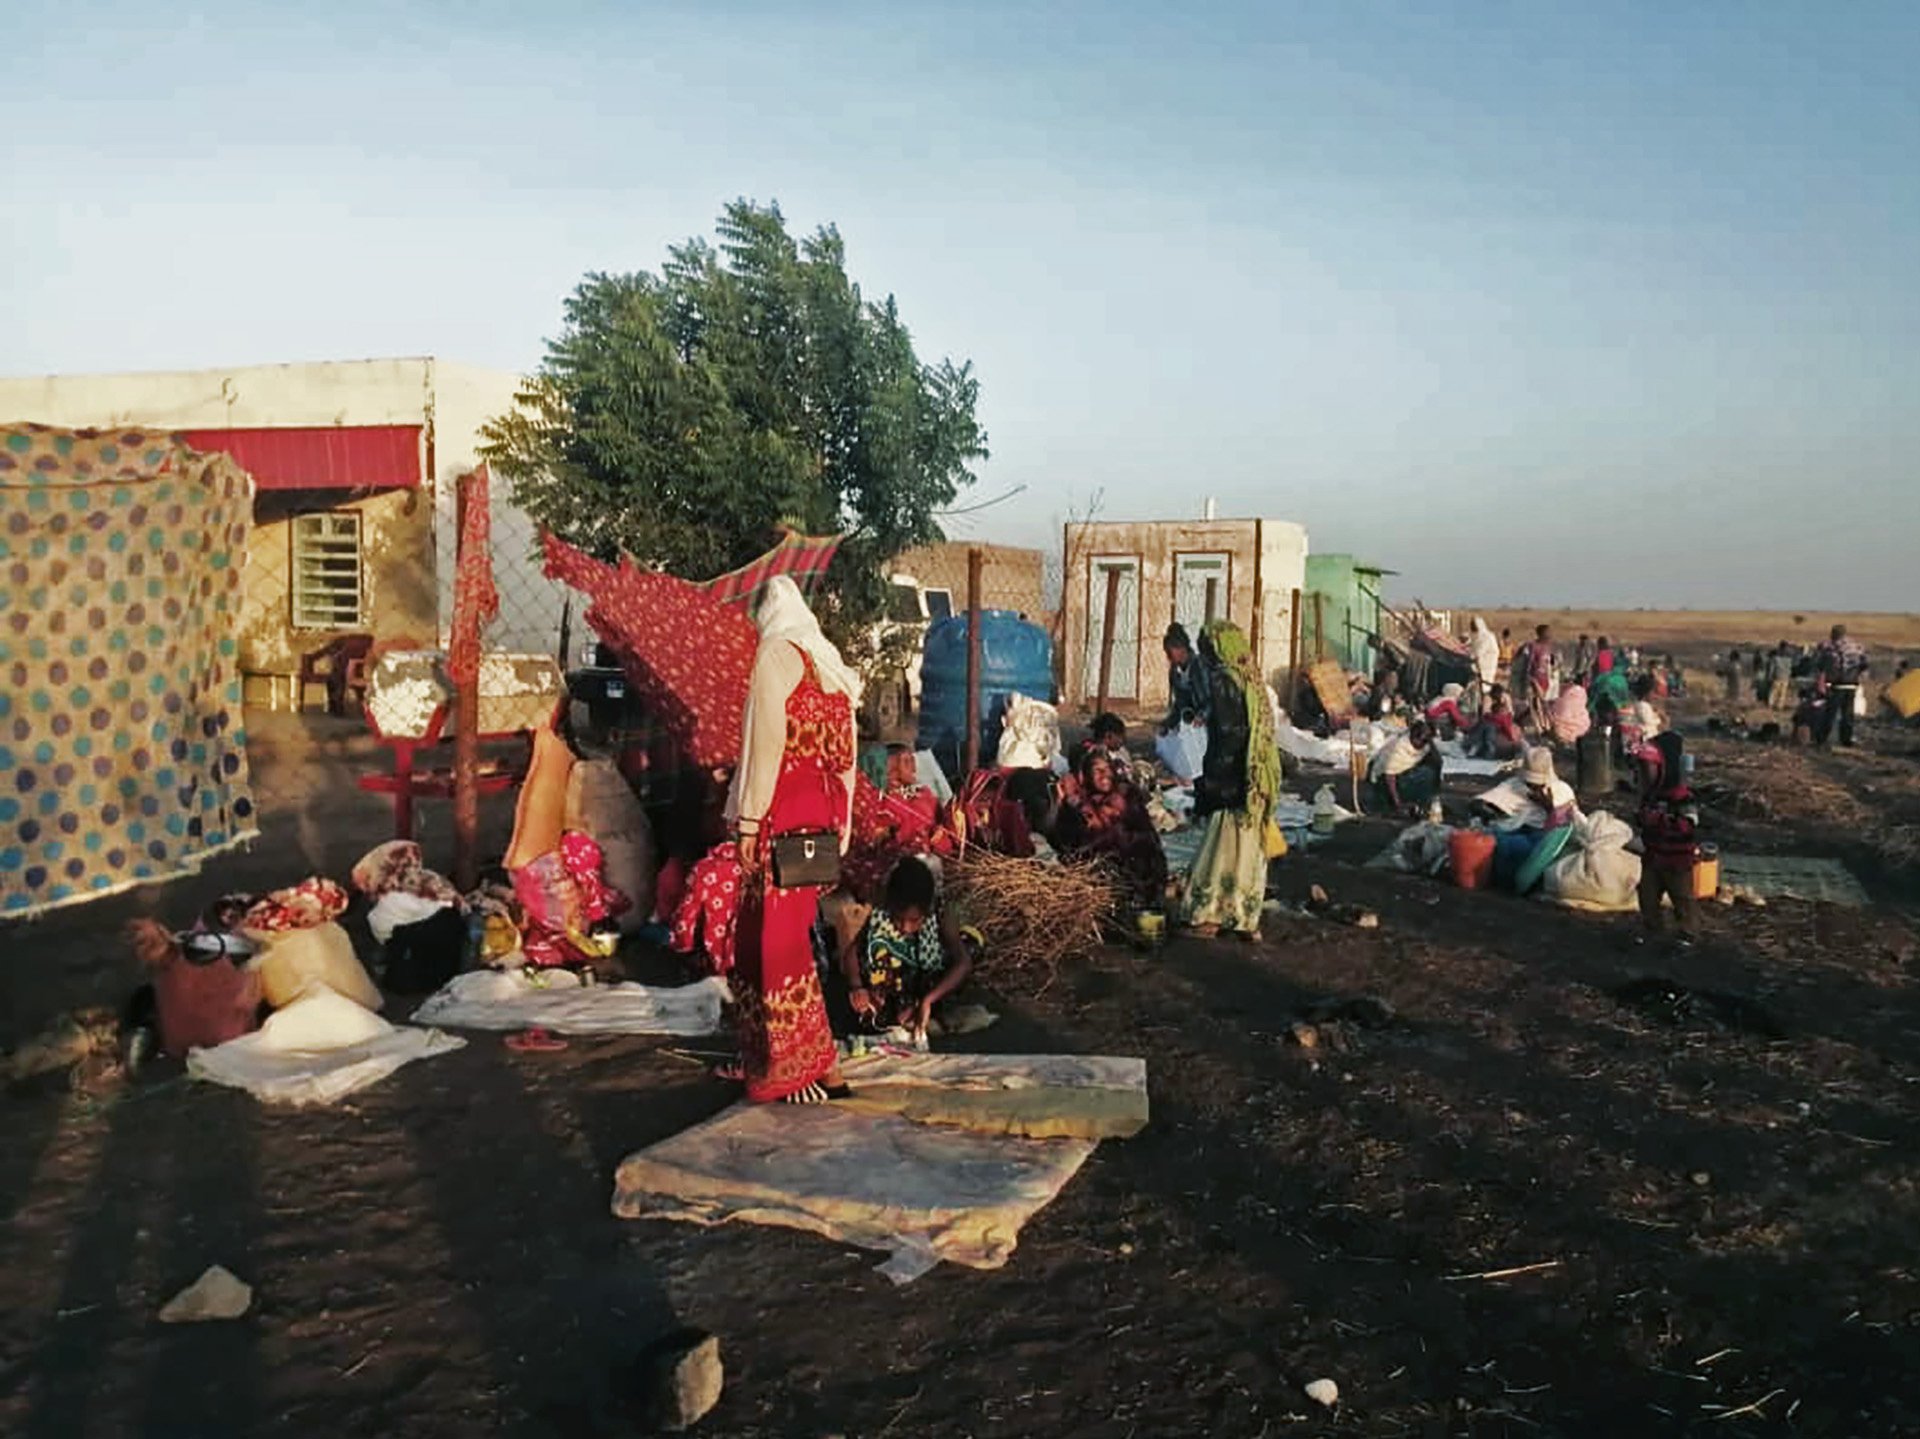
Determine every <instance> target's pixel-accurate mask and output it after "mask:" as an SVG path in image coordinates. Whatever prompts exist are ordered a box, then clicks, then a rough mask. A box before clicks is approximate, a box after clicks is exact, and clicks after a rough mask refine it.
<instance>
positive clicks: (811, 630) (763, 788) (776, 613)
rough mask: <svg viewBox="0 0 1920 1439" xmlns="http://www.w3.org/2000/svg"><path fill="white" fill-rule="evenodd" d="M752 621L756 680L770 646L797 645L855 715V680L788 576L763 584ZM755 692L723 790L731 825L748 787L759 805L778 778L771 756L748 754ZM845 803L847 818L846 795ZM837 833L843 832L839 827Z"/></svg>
mask: <svg viewBox="0 0 1920 1439" xmlns="http://www.w3.org/2000/svg"><path fill="white" fill-rule="evenodd" d="M753 622H754V625H755V626H756V627H757V628H758V629H759V631H760V647H759V649H758V650H756V651H755V652H754V660H753V668H754V676H755V679H756V680H757V679H758V677H759V673H760V662H761V660H762V658H764V657H765V656H766V654H767V652H768V650H769V649H770V648H771V647H773V646H776V645H780V646H784V645H796V646H798V647H799V648H800V649H801V650H802V651H803V652H805V654H806V656H807V658H808V659H809V660H810V661H812V663H813V674H814V678H815V679H817V680H818V681H819V682H820V687H821V688H822V689H824V690H826V691H828V692H829V693H833V694H843V695H845V696H846V697H847V699H848V700H849V701H850V702H851V703H852V705H853V708H854V709H855V710H856V711H858V709H859V708H860V676H859V674H858V672H856V671H855V670H854V669H853V668H852V667H851V666H850V665H848V664H847V662H846V661H845V660H844V659H842V658H841V657H840V651H839V650H837V649H835V648H834V646H833V641H831V640H829V639H828V638H827V637H826V636H825V635H824V634H822V633H821V632H820V621H819V620H817V619H815V618H814V616H813V611H812V610H810V609H808V608H807V601H806V598H805V596H803V595H802V594H801V593H800V586H798V585H797V584H795V583H794V582H793V577H792V576H791V575H775V576H774V577H773V578H772V579H770V580H768V581H767V588H766V591H765V593H764V594H762V596H761V597H760V607H759V609H758V610H757V611H755V613H754V619H753ZM758 691H759V687H758V686H757V685H756V684H755V683H753V682H751V681H750V682H749V684H748V686H747V703H746V708H745V710H744V712H743V713H742V714H741V716H740V733H741V737H742V738H741V747H740V763H739V764H738V765H737V766H736V767H735V768H734V771H733V780H732V782H731V783H730V784H729V785H728V787H727V806H726V816H727V820H728V821H729V822H730V823H731V822H732V821H733V820H736V819H738V818H739V817H740V812H741V808H742V802H743V801H742V797H743V796H748V795H749V789H748V786H749V784H752V785H753V788H754V790H755V791H758V795H757V801H758V803H760V804H762V805H764V804H766V803H767V802H768V801H769V800H770V798H771V797H772V794H773V786H774V781H773V779H772V778H771V777H770V776H771V775H777V774H778V772H779V768H780V761H779V760H778V759H777V758H775V757H774V756H771V755H766V756H758V757H756V756H755V755H753V754H751V753H749V750H750V747H751V746H750V741H751V738H752V736H753V733H754V729H755V724H754V710H755V707H756V706H757V705H759V704H760V703H761V701H762V699H763V698H764V696H762V695H761V694H760V693H759V692H758ZM756 766H759V767H761V768H763V769H764V771H765V773H761V772H759V771H758V770H757V769H756ZM857 768H858V766H856V769H857ZM847 800H848V805H849V811H848V812H849V818H851V812H852V811H851V805H852V800H853V797H852V795H851V794H849V795H848V797H847ZM757 817H758V816H756V818H757ZM842 833H843V834H844V833H845V830H844V829H843V830H842Z"/></svg>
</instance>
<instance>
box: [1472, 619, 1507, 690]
mask: <svg viewBox="0 0 1920 1439" xmlns="http://www.w3.org/2000/svg"><path fill="white" fill-rule="evenodd" d="M1473 668H1474V672H1475V673H1476V674H1478V675H1479V676H1480V682H1481V683H1482V684H1492V683H1493V682H1494V681H1495V680H1496V679H1498V678H1499V677H1500V641H1499V639H1498V638H1497V637H1496V636H1495V635H1494V633H1493V631H1492V630H1491V629H1489V628H1488V627H1487V622H1486V621H1485V620H1483V619H1482V618H1480V616H1479V615H1475V616H1474V617H1473Z"/></svg>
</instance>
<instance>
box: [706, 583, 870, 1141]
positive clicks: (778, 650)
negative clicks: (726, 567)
mask: <svg viewBox="0 0 1920 1439" xmlns="http://www.w3.org/2000/svg"><path fill="white" fill-rule="evenodd" d="M756 623H757V624H758V626H759V629H760V648H759V650H758V652H757V653H756V654H755V656H754V662H753V681H752V684H751V686H750V688H749V689H748V692H747V708H746V713H745V715H744V717H743V719H742V733H741V746H740V767H739V769H738V770H736V771H735V772H734V789H733V797H732V803H731V806H730V807H731V809H732V811H733V815H734V822H735V825H736V827H737V828H738V830H739V833H740V867H741V871H742V874H743V883H742V885H741V905H740V917H739V927H738V930H737V932H736V935H735V940H734V944H735V956H734V978H733V990H734V1003H735V1006H736V1010H737V1013H738V1019H739V1029H740V1059H741V1067H742V1069H743V1070H744V1077H745V1079H746V1085H747V1098H749V1099H752V1100H759V1101H768V1100H786V1101H788V1102H789V1103H802V1104H804V1103H818V1102H819V1101H821V1100H824V1099H829V1098H837V1097H839V1095H840V1094H842V1093H844V1092H845V1091H844V1087H843V1086H842V1085H841V1083H840V1074H839V1052H838V1051H837V1050H836V1049H835V1048H834V1043H833V1030H832V1028H831V1027H830V1026H829V1024H828V1021H827V1006H826V1001H825V999H824V998H823V997H822V995H821V992H820V976H819V972H818V970H816V969H815V967H814V956H813V923H814V919H815V917H816V915H817V914H818V913H819V909H820V894H821V891H820V889H819V887H817V886H806V887H803V888H794V889H782V888H780V887H779V886H778V885H777V884H776V883H775V882H774V874H773V866H772V854H773V848H774V845H775V842H776V841H777V840H778V839H779V838H780V837H781V836H782V835H788V834H818V835H823V836H830V837H831V838H832V841H833V842H834V843H835V844H836V845H837V846H838V848H839V850H840V852H841V853H842V854H844V853H845V852H846V848H847V834H848V826H849V823H850V820H851V810H852V803H853V782H854V773H855V768H856V760H857V756H856V744H855V734H854V720H853V716H854V709H855V707H856V705H857V703H858V701H859V698H860V679H859V676H858V675H857V674H856V673H855V672H854V671H853V670H852V669H851V668H849V667H848V665H847V664H846V662H845V661H844V660H842V659H841V658H840V652H839V651H838V650H836V649H835V648H834V647H833V645H832V643H831V642H830V641H828V639H827V637H826V636H825V635H823V634H822V633H821V632H820V625H819V622H818V621H816V620H815V619H814V617H813V613H812V611H810V610H809V609H808V608H807V602H806V600H805V599H803V598H802V597H801V594H800V588H799V586H798V585H796V584H794V582H793V581H792V580H791V579H789V578H788V577H787V576H785V575H781V576H778V577H777V578H775V579H774V580H772V581H771V582H770V583H769V584H768V586H767V592H766V595H765V597H764V598H763V599H762V600H761V602H760V609H759V613H758V615H757V616H756Z"/></svg>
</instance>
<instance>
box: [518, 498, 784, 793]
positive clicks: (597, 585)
mask: <svg viewBox="0 0 1920 1439" xmlns="http://www.w3.org/2000/svg"><path fill="white" fill-rule="evenodd" d="M546 544H547V576H548V578H550V579H556V580H559V581H561V582H562V583H563V584H568V585H572V586H573V587H574V588H575V589H577V590H580V591H582V592H583V593H585V594H586V595H587V596H588V598H589V599H590V600H591V601H592V603H591V604H590V605H589V606H588V609H587V623H588V624H590V625H592V626H593V630H594V633H595V634H597V635H599V636H600V638H601V639H603V640H605V641H606V643H607V644H608V645H610V646H612V647H613V649H614V650H615V651H617V652H618V653H619V654H620V656H621V659H622V662H623V667H624V668H625V669H626V671H627V676H628V678H629V679H630V680H632V682H633V684H634V686H635V688H636V689H637V690H638V691H639V692H640V693H641V694H642V695H643V696H644V697H645V698H646V700H647V702H648V705H649V706H650V707H651V708H652V709H653V710H654V711H655V712H656V713H657V714H658V715H659V716H660V720H661V723H662V724H663V725H664V726H665V728H666V730H667V731H668V733H669V734H671V735H672V736H673V738H674V740H675V742H676V744H677V745H678V747H679V749H680V751H681V753H682V754H684V755H685V756H686V757H687V759H689V760H690V761H691V762H692V763H694V764H697V765H703V766H714V765H730V764H733V763H735V762H736V761H737V760H738V759H739V758H740V717H741V715H742V714H743V713H744V712H745V711H746V707H747V682H748V681H749V680H750V679H751V678H752V677H753V655H754V651H755V649H756V648H757V647H758V645H759V642H760V635H759V632H758V631H757V630H755V629H754V627H753V621H752V620H751V619H749V618H747V615H746V613H745V612H744V611H743V610H741V609H738V608H735V607H733V606H730V605H727V604H724V603H722V602H721V601H719V600H716V599H715V598H714V597H713V596H712V595H710V594H709V593H708V592H707V591H706V590H704V589H702V588H701V587H700V586H699V585H696V584H691V583H689V582H688V581H686V580H683V579H677V578H675V577H674V576H673V575H668V574H661V573H659V572H658V571H655V570H643V569H641V568H640V567H639V566H638V565H636V564H634V562H633V560H632V558H631V557H624V556H623V557H622V559H621V561H620V563H619V564H618V565H609V564H606V563H604V562H602V561H600V560H596V559H594V558H593V557H592V556H590V555H585V554H582V553H581V552H580V551H579V550H576V549H575V548H574V547H573V546H572V545H569V544H567V543H566V542H565V541H564V540H560V539H556V538H554V537H553V536H552V535H548V536H547V541H546Z"/></svg>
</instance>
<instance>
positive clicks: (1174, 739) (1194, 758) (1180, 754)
mask: <svg viewBox="0 0 1920 1439" xmlns="http://www.w3.org/2000/svg"><path fill="white" fill-rule="evenodd" d="M1153 752H1154V753H1155V754H1157V755H1158V756H1159V757H1160V763H1161V764H1163V765H1165V766H1166V767H1167V769H1168V770H1169V771H1171V772H1172V774H1173V777H1174V778H1175V779H1178V780H1182V781H1184V782H1186V783H1188V784H1191V783H1192V782H1193V781H1194V780H1196V779H1198V778H1200V766H1201V764H1202V763H1203V762H1204V761H1205V759H1206V757H1207V727H1206V726H1205V725H1203V724H1195V723H1187V724H1181V725H1176V726H1174V728H1173V729H1172V730H1170V731H1169V732H1168V733H1166V734H1163V735H1161V736H1160V738H1159V739H1157V740H1155V741H1154V743H1153Z"/></svg>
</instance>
